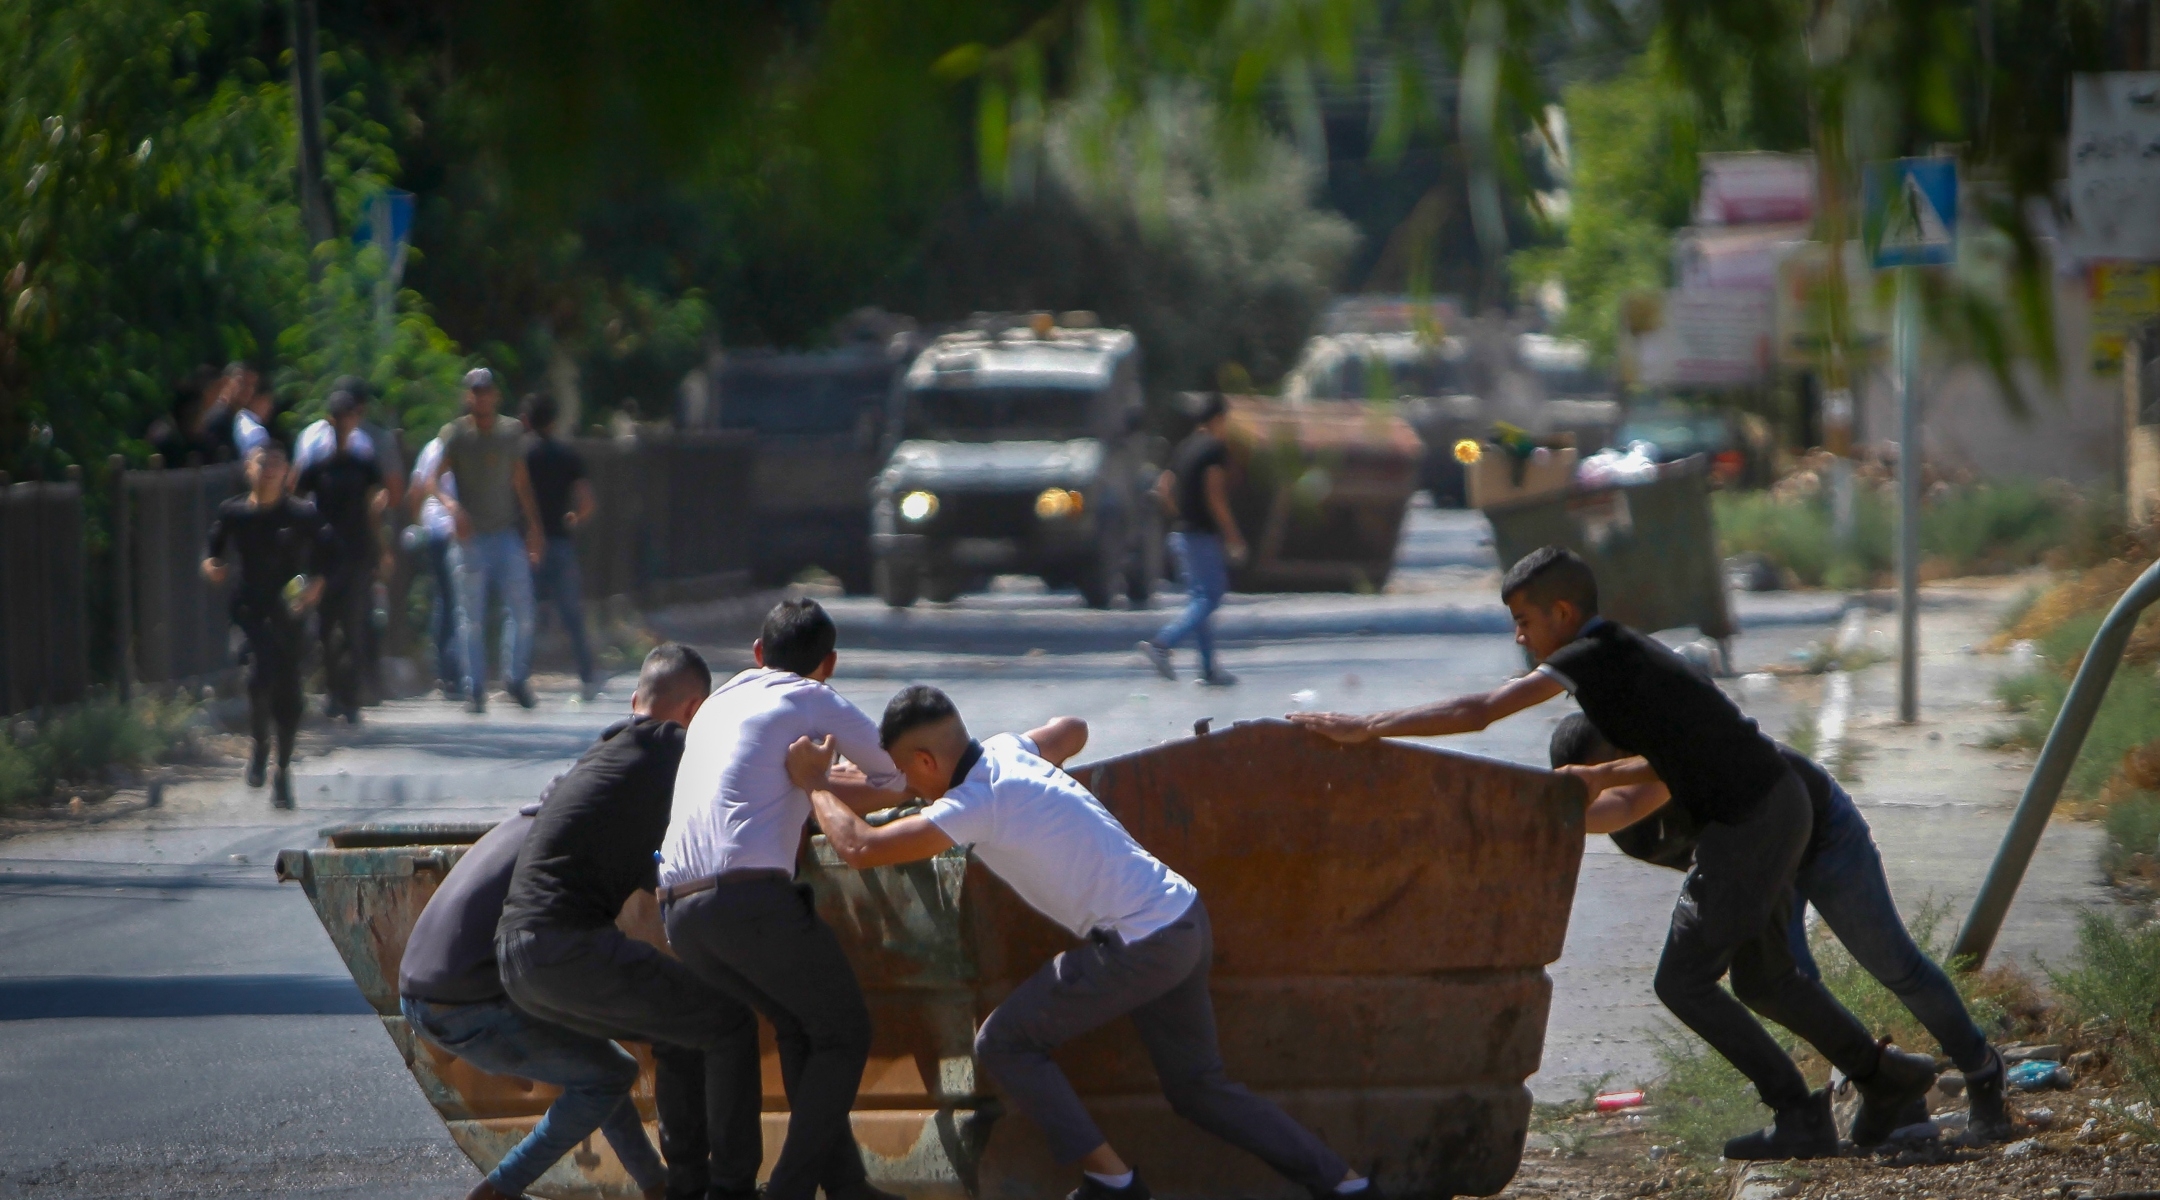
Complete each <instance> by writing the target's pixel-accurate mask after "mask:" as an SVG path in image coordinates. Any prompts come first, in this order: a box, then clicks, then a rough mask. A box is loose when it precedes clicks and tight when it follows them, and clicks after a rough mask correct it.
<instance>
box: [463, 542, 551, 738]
mask: <svg viewBox="0 0 2160 1200" xmlns="http://www.w3.org/2000/svg"><path fill="white" fill-rule="evenodd" d="M451 562H452V564H453V565H454V566H455V568H456V570H457V583H458V586H457V593H458V624H459V626H460V627H461V628H462V629H463V631H464V632H463V637H464V641H465V694H466V695H468V696H479V695H484V694H485V693H486V691H487V611H488V608H487V606H488V594H489V593H490V592H493V593H494V594H495V595H496V596H498V597H500V598H501V599H502V605H503V623H502V668H503V682H504V683H506V684H508V685H509V686H511V687H518V686H521V685H523V684H524V682H525V680H526V678H527V677H528V676H529V675H531V674H532V643H533V585H532V560H530V559H528V558H526V557H525V539H524V538H523V537H521V536H519V534H518V532H517V531H516V530H515V529H504V530H500V531H498V532H495V533H479V534H474V535H473V537H472V539H471V540H469V541H463V542H459V543H458V544H457V545H456V546H454V547H452V549H451Z"/></svg>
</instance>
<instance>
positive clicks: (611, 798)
mask: <svg viewBox="0 0 2160 1200" xmlns="http://www.w3.org/2000/svg"><path fill="white" fill-rule="evenodd" d="M711 688H712V672H711V670H710V669H709V668H707V667H706V665H705V660H704V659H703V658H701V657H700V656H699V655H698V652H697V651H695V650H692V649H690V648H689V647H688V646H683V645H679V644H676V643H672V642H670V643H667V644H665V645H662V646H658V647H656V648H654V650H653V651H652V653H650V654H648V655H646V656H645V665H644V669H643V670H642V671H641V672H640V673H639V675H638V684H637V691H636V692H635V693H634V694H633V695H632V696H631V701H630V711H631V714H632V715H631V717H630V719H629V720H627V721H622V722H619V723H617V724H615V725H613V726H610V727H609V728H608V730H607V731H606V732H605V733H602V734H601V735H600V740H599V741H598V742H596V743H594V745H593V746H592V748H591V749H589V750H587V751H586V752H585V754H584V756H583V757H581V758H579V759H578V761H577V764H576V765H575V766H573V767H571V768H570V770H569V771H568V772H567V773H565V774H564V775H562V776H561V777H560V778H558V779H556V781H555V782H554V783H553V784H551V785H550V786H549V788H548V791H547V793H546V795H544V796H542V797H541V802H540V812H539V815H538V816H537V817H535V818H534V824H533V829H532V832H531V833H530V834H529V835H527V837H526V839H525V844H524V846H523V848H522V849H520V850H519V851H518V857H517V865H516V867H515V868H514V869H513V870H512V873H511V877H510V890H509V893H508V895H507V896H506V898H505V899H504V902H503V915H502V921H501V923H500V924H499V925H498V926H497V927H496V931H495V957H496V961H497V962H498V963H499V964H500V966H501V970H502V982H503V991H504V992H505V993H506V994H507V995H508V996H509V997H510V1002H511V1003H512V1004H514V1005H516V1006H517V1007H518V1008H519V1009H520V1010H522V1011H524V1012H525V1013H527V1014H529V1015H531V1016H533V1017H535V1018H538V1019H539V1020H542V1021H547V1022H550V1023H553V1024H556V1025H563V1026H567V1027H569V1028H571V1029H575V1030H578V1031H580V1032H582V1033H586V1034H590V1035H592V1036H594V1037H602V1038H614V1039H634V1040H638V1041H650V1042H653V1043H655V1044H657V1045H660V1046H664V1047H678V1046H679V1047H685V1048H687V1049H690V1050H696V1051H702V1052H703V1054H704V1059H703V1062H702V1064H692V1069H693V1070H695V1069H696V1068H697V1067H698V1066H702V1070H703V1076H702V1078H699V1077H696V1076H692V1077H690V1078H687V1079H686V1078H683V1077H682V1076H681V1075H680V1074H677V1073H671V1071H670V1069H669V1068H670V1064H671V1061H679V1059H676V1058H675V1056H672V1055H671V1056H669V1057H666V1058H663V1059H662V1060H661V1062H662V1071H661V1075H660V1078H659V1080H658V1087H657V1090H656V1093H655V1096H654V1100H655V1103H656V1104H657V1105H658V1107H659V1109H660V1125H661V1129H662V1141H663V1143H665V1142H667V1141H669V1135H668V1133H667V1131H668V1130H669V1129H671V1128H679V1127H680V1126H681V1125H682V1124H683V1123H684V1122H685V1121H686V1120H692V1119H695V1117H694V1116H691V1115H688V1114H691V1113H695V1112H697V1111H699V1109H698V1108H697V1107H696V1106H695V1105H686V1104H685V1103H684V1101H685V1098H686V1094H687V1095H689V1096H694V1097H698V1098H702V1099H703V1100H704V1101H705V1104H704V1107H703V1109H702V1111H703V1113H704V1121H705V1125H706V1138H705V1143H706V1145H708V1146H709V1147H710V1148H711V1154H712V1169H711V1172H710V1174H711V1178H710V1180H709V1181H708V1186H709V1189H710V1192H711V1195H712V1196H714V1197H721V1196H726V1197H734V1198H739V1200H755V1196H756V1186H757V1172H758V1164H759V1162H760V1161H761V1160H762V1158H763V1155H764V1142H763V1140H762V1135H761V1133H760V1129H759V1116H758V1109H759V1105H760V1100H761V1097H762V1087H761V1084H760V1081H759V1076H758V1033H757V1017H756V1016H755V1015H754V1014H753V1013H751V1011H750V1010H749V1009H748V1008H745V1007H744V1006H743V1005H741V1004H740V1003H738V1002H736V1001H735V1000H734V999H733V998H731V997H730V996H729V995H728V994H727V993H725V992H722V991H720V990H718V989H717V988H714V987H712V986H711V985H709V984H707V983H705V982H704V981H702V980H701V979H699V978H698V977H697V976H696V975H695V974H693V973H692V972H691V971H690V970H689V969H687V968H686V967H685V966H684V965H683V964H682V963H680V962H677V961H676V960H675V959H673V958H670V957H668V956H667V955H664V954H662V953H661V952H660V951H659V950H657V949H655V948H654V947H653V946H651V945H649V944H647V943H646V942H644V941H639V940H635V939H632V938H630V937H629V936H627V935H626V934H624V933H623V931H622V930H621V929H620V928H619V927H618V926H617V924H616V921H617V918H618V917H619V916H620V915H621V914H622V911H623V906H624V905H625V904H626V903H628V902H629V901H630V900H631V898H632V897H633V896H634V895H636V894H637V893H639V892H641V891H645V890H647V889H650V888H651V887H652V886H653V882H654V881H653V872H654V852H655V851H657V850H658V849H659V848H660V838H661V835H662V834H663V833H665V832H666V831H667V828H668V809H669V805H670V803H671V802H672V800H673V797H674V794H675V773H676V769H677V767H678V766H679V765H680V764H681V762H682V756H683V726H684V725H685V724H686V723H688V722H689V721H690V720H691V718H692V717H694V716H696V715H697V712H698V708H699V707H700V706H701V705H703V704H704V703H705V696H706V693H707V692H709V691H710V690H711ZM703 1165H704V1164H695V1166H703ZM691 1169H693V1164H685V1163H677V1162H671V1163H670V1164H669V1175H670V1177H671V1180H672V1179H673V1178H674V1177H676V1176H677V1174H678V1171H688V1170H691ZM691 1194H695V1193H694V1192H693V1193H691Z"/></svg>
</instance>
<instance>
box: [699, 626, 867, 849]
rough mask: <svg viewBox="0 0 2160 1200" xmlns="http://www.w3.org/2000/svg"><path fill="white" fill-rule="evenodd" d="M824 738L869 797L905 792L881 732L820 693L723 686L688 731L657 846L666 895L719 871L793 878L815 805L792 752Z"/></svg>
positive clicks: (783, 676)
mask: <svg viewBox="0 0 2160 1200" xmlns="http://www.w3.org/2000/svg"><path fill="white" fill-rule="evenodd" d="M827 734H830V735H832V737H833V740H834V741H835V742H837V743H839V747H840V753H841V754H843V755H846V756H847V760H848V761H849V762H852V763H854V764H855V765H856V766H858V767H860V768H862V772H863V774H864V775H866V776H868V777H869V780H870V785H871V786H872V787H876V788H881V789H886V790H895V789H898V788H900V787H902V786H904V785H905V783H906V781H905V780H904V779H903V778H902V776H901V774H900V771H899V769H898V768H896V767H894V766H893V761H892V759H891V758H890V757H889V756H887V755H886V753H885V751H884V750H883V749H882V748H881V747H880V746H879V745H878V731H877V724H876V722H874V721H872V720H871V719H870V718H869V717H868V716H866V715H864V713H863V711H862V710H861V709H859V708H857V707H855V706H854V705H852V704H850V703H848V702H847V701H846V700H845V699H842V698H841V695H840V693H838V692H836V691H834V690H832V689H831V688H829V687H826V686H825V685H824V684H822V683H816V682H813V681H811V680H808V679H805V678H803V677H802V676H800V675H797V674H795V673H794V672H793V671H776V670H772V669H770V668H764V667H760V668H757V669H754V670H749V671H744V672H743V673H742V674H740V675H737V676H736V677H735V678H733V679H730V680H728V681H727V682H726V683H724V684H721V685H720V687H719V688H718V689H716V690H715V691H714V692H713V694H712V696H711V698H709V699H707V700H706V701H705V707H703V708H700V709H698V712H697V716H696V717H694V718H692V719H691V721H690V732H689V737H688V740H687V741H686V743H685V744H684V746H683V757H682V765H681V766H680V767H678V768H677V769H676V772H675V800H674V808H673V810H672V811H671V812H670V814H669V816H668V830H667V837H666V838H665V839H664V840H663V841H662V842H661V843H660V885H661V886H662V887H667V886H670V885H673V884H677V883H687V882H689V881H691V880H693V879H704V878H706V877H708V876H712V875H718V874H720V873H721V872H723V871H746V870H762V869H768V868H770V869H777V870H782V871H786V872H788V873H789V874H791V875H792V874H794V872H795V856H796V854H797V852H799V851H800V850H801V849H802V838H803V825H804V823H806V822H807V821H809V820H810V797H809V795H808V794H807V793H805V792H804V791H803V790H802V789H801V788H799V787H796V786H795V784H794V782H793V781H791V780H790V779H789V778H788V773H787V750H788V747H789V746H790V745H792V744H793V743H794V741H795V739H796V738H799V737H809V738H821V737H824V736H826V735H827Z"/></svg>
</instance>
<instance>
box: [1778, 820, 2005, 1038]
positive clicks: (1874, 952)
mask: <svg viewBox="0 0 2160 1200" xmlns="http://www.w3.org/2000/svg"><path fill="white" fill-rule="evenodd" d="M1824 825H1825V831H1824V832H1823V833H1822V835H1821V836H1819V837H1817V838H1816V839H1815V848H1814V853H1813V854H1811V855H1809V856H1808V857H1807V858H1806V859H1805V860H1803V861H1802V862H1801V864H1800V873H1799V875H1798V876H1797V877H1796V878H1795V879H1794V881H1793V887H1794V889H1795V890H1796V891H1797V892H1798V893H1799V895H1800V898H1801V899H1803V900H1805V901H1807V903H1808V904H1812V905H1814V906H1815V911H1816V912H1818V913H1821V914H1822V919H1823V921H1824V922H1825V923H1826V924H1828V925H1829V926H1830V932H1832V933H1834V934H1836V935H1837V939H1838V941H1840V942H1842V943H1844V945H1845V949H1846V950H1847V951H1849V952H1851V954H1852V956H1853V959H1854V961H1856V962H1858V963H1859V964H1860V966H1861V967H1862V968H1863V969H1865V970H1866V971H1867V973H1868V974H1870V975H1873V976H1874V977H1875V978H1876V979H1878V980H1880V981H1881V982H1882V985H1883V986H1884V987H1886V988H1889V989H1890V991H1891V993H1892V994H1894V995H1895V996H1897V998H1898V999H1899V1000H1900V1001H1902V1002H1903V1003H1904V1005H1905V1007H1906V1008H1908V1009H1911V1010H1912V1014H1913V1016H1915V1017H1918V1018H1919V1019H1920V1023H1921V1024H1922V1025H1924V1026H1926V1027H1927V1031H1928V1032H1929V1033H1931V1034H1934V1035H1935V1040H1936V1041H1938V1042H1940V1043H1942V1048H1943V1053H1945V1054H1947V1055H1949V1056H1950V1059H1951V1061H1952V1062H1955V1063H1956V1064H1957V1065H1958V1069H1959V1070H1961V1071H1976V1070H1979V1069H1980V1068H1981V1067H1984V1066H1986V1065H1987V1063H1988V1043H1987V1035H1985V1034H1983V1033H1981V1032H1980V1027H1979V1026H1978V1025H1975V1024H1973V1019H1972V1014H1971V1013H1969V1012H1967V1011H1966V1009H1965V1002H1964V1001H1963V1000H1962V999H1960V998H1959V997H1958V994H1957V989H1956V988H1955V987H1952V986H1951V984H1950V977H1949V976H1947V975H1945V974H1943V969H1942V968H1941V967H1939V966H1937V965H1936V964H1935V963H1934V961H1933V960H1931V959H1929V958H1928V956H1927V955H1926V954H1923V953H1921V950H1920V947H1919V946H1918V945H1916V944H1914V942H1913V940H1912V935H1910V934H1908V933H1906V932H1905V922H1904V920H1903V919H1902V918H1900V917H1899V916H1898V909H1897V901H1895V900H1893V899H1891V897H1890V881H1889V879H1888V878H1887V877H1885V876H1884V875H1883V865H1882V853H1881V851H1879V850H1877V849H1876V848H1875V837H1874V835H1873V834H1871V833H1869V832H1868V824H1867V819H1866V818H1864V817H1862V816H1861V815H1860V810H1859V808H1858V807H1857V806H1855V805H1854V804H1853V801H1852V797H1851V796H1848V795H1846V794H1845V789H1844V788H1841V787H1837V786H1836V785H1834V784H1833V785H1832V786H1831V790H1830V809H1829V812H1828V814H1827V815H1826V816H1825V818H1824ZM1806 917H1807V908H1806V906H1805V905H1802V904H1795V905H1793V906H1792V925H1791V941H1792V953H1793V958H1794V960H1795V961H1796V962H1797V963H1798V964H1799V967H1800V970H1801V972H1802V973H1803V974H1806V975H1808V976H1809V977H1811V978H1819V977H1820V975H1821V972H1820V971H1819V970H1818V969H1817V968H1816V966H1815V958H1814V956H1813V955H1812V954H1810V953H1809V952H1808V944H1807V920H1806Z"/></svg>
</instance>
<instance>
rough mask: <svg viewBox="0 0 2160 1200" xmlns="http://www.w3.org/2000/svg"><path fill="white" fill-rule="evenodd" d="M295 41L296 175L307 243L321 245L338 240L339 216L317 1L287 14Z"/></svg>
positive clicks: (301, 2) (296, 3) (304, 0)
mask: <svg viewBox="0 0 2160 1200" xmlns="http://www.w3.org/2000/svg"><path fill="white" fill-rule="evenodd" d="M286 27H287V30H288V31H289V33H290V34H291V37H292V56H293V73H292V79H293V109H294V111H295V112H296V113H298V114H299V121H300V131H299V153H298V155H296V156H295V162H294V174H295V175H297V176H298V179H297V180H296V183H297V185H298V190H299V193H300V224H301V228H302V229H304V230H306V231H307V236H308V241H309V243H311V244H316V245H319V244H321V243H323V242H327V241H329V240H330V239H331V238H332V237H334V236H336V231H337V214H336V211H335V210H334V209H333V208H332V207H331V204H330V184H329V180H328V177H327V175H326V174H325V173H324V170H323V137H322V119H323V100H322V71H321V63H320V62H319V61H318V58H317V54H318V50H317V46H316V36H315V0H292V7H291V8H290V9H288V10H287V11H286Z"/></svg>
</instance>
